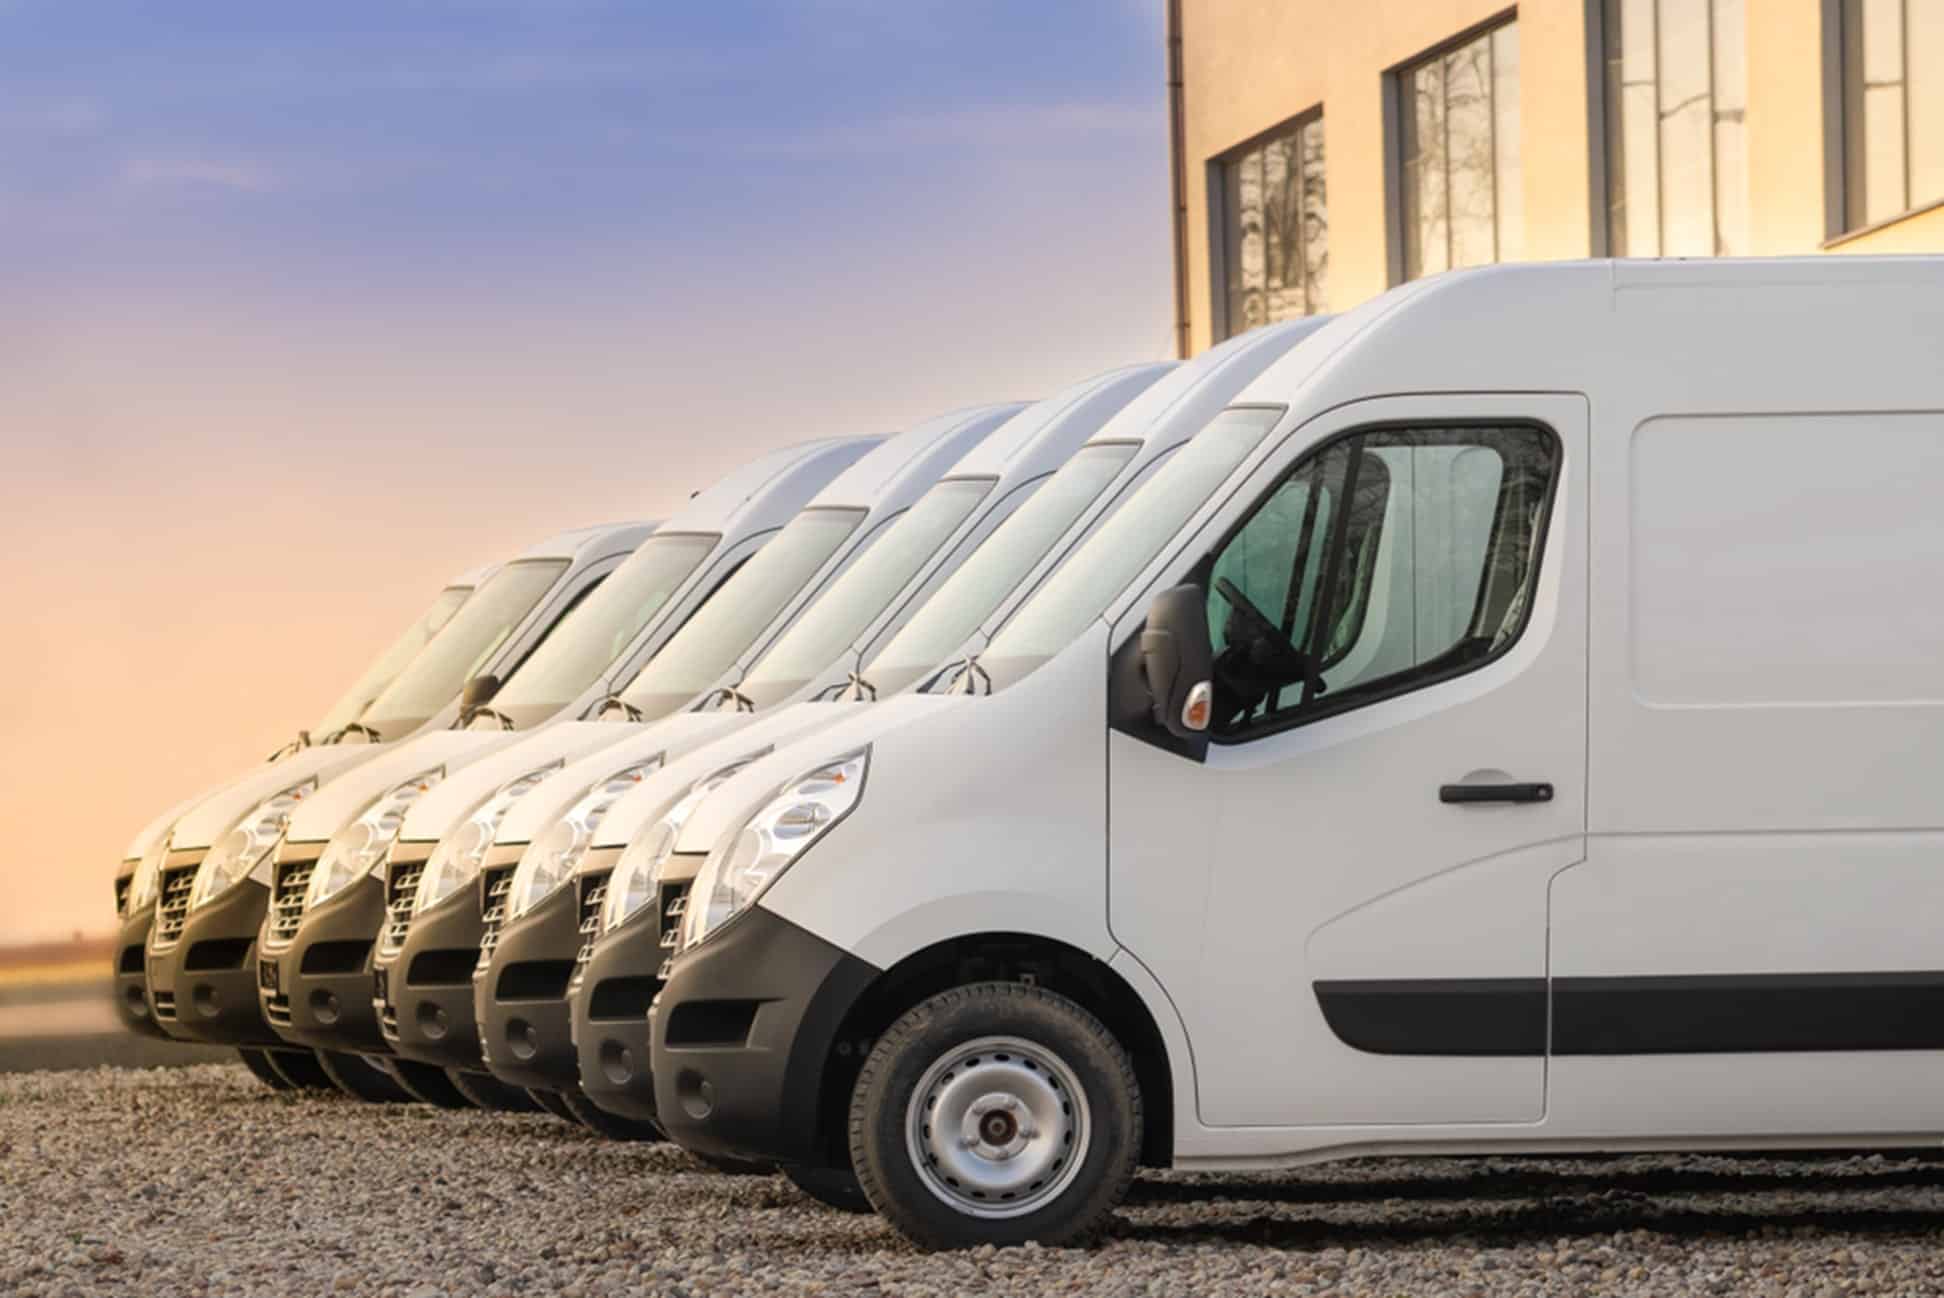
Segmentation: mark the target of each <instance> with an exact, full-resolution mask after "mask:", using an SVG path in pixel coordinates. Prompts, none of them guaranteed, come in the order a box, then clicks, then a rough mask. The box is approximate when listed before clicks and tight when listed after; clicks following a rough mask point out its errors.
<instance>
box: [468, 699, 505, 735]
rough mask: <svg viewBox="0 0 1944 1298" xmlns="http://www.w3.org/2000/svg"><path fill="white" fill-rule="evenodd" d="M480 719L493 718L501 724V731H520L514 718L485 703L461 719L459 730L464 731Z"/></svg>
mask: <svg viewBox="0 0 1944 1298" xmlns="http://www.w3.org/2000/svg"><path fill="white" fill-rule="evenodd" d="M480 717H491V718H492V719H493V720H495V721H497V722H499V723H500V729H501V730H518V729H519V727H518V726H517V725H515V724H514V723H513V718H512V717H509V716H507V715H506V714H505V713H504V712H501V711H500V710H499V709H498V708H493V707H488V706H486V705H485V704H484V703H481V704H480V705H479V706H477V707H475V708H473V709H471V710H470V711H468V712H467V713H466V714H465V715H464V716H462V717H460V718H459V726H458V728H459V729H461V730H463V729H465V728H466V727H467V726H469V725H471V724H472V723H473V722H474V721H476V720H478V719H479V718H480Z"/></svg>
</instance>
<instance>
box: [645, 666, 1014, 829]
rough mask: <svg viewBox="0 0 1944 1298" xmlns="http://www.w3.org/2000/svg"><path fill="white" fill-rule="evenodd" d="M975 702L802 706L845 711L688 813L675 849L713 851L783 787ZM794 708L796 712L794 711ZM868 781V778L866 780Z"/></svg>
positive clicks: (931, 699) (921, 697)
mask: <svg viewBox="0 0 1944 1298" xmlns="http://www.w3.org/2000/svg"><path fill="white" fill-rule="evenodd" d="M976 703H977V700H976V699H974V698H971V697H968V696H965V695H958V694H900V695H898V696H897V697H896V698H893V699H886V700H885V701H883V702H882V703H852V704H845V705H833V704H828V703H813V704H803V705H799V706H802V707H815V708H822V709H826V710H828V709H831V708H833V707H837V706H841V707H843V708H844V712H843V714H841V715H840V716H838V717H837V719H835V720H832V721H830V722H827V723H825V724H823V725H820V726H818V727H816V728H815V729H813V730H811V731H809V732H807V733H806V734H805V735H802V736H800V737H798V738H797V739H796V740H795V741H794V742H792V743H787V744H778V745H777V749H776V751H775V752H773V753H771V754H770V755H769V756H768V757H765V758H763V759H762V760H761V761H759V762H752V763H751V764H750V765H748V766H746V767H744V768H743V769H742V770H740V771H737V772H736V773H735V774H734V775H733V776H731V777H730V778H729V779H727V780H725V781H724V782H723V783H722V784H721V785H719V786H717V788H715V789H714V790H713V791H712V792H711V793H710V794H709V796H708V797H706V798H704V799H703V800H702V805H701V806H699V807H697V808H696V809H695V810H694V811H693V812H692V813H690V815H689V818H688V821H687V823H686V824H684V825H683V826H682V837H681V839H680V840H679V841H678V842H677V843H676V844H675V850H676V851H678V852H689V853H704V852H708V851H709V850H711V849H712V848H714V847H715V845H716V843H717V842H718V841H719V840H720V839H721V838H722V836H723V835H724V834H727V833H731V832H733V831H734V830H737V829H740V828H742V826H743V825H744V823H745V822H747V821H748V819H749V817H750V816H752V815H754V814H755V812H756V809H757V808H758V807H760V806H762V805H763V804H764V803H765V802H768V801H769V800H770V798H772V797H773V796H775V794H776V791H777V790H778V789H779V788H781V787H782V786H783V785H784V784H786V783H788V782H789V781H791V780H794V779H796V778H797V777H798V776H800V775H803V774H805V773H807V772H809V771H813V770H815V769H816V768H817V767H819V766H821V765H823V764H824V763H825V762H828V761H830V760H831V759H832V758H836V757H841V756H843V755H844V754H845V753H848V752H853V751H855V750H857V749H859V748H862V747H864V745H866V744H868V743H870V742H871V741H872V740H873V739H875V738H877V737H878V736H879V735H882V734H885V733H886V732H888V731H891V730H896V729H899V728H901V727H903V726H907V725H921V724H923V722H924V721H925V719H926V718H928V717H932V716H936V715H937V714H938V713H939V712H941V711H943V710H944V709H946V708H951V707H965V706H967V705H972V704H976ZM794 710H795V709H792V711H794ZM865 778H866V779H867V780H868V779H869V777H868V776H867V777H865Z"/></svg>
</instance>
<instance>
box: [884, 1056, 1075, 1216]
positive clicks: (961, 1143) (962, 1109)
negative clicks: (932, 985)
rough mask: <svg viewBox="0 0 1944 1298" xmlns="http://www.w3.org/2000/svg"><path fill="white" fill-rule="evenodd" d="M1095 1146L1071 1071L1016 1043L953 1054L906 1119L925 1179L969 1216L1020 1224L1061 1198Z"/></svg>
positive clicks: (920, 1091) (938, 1066)
mask: <svg viewBox="0 0 1944 1298" xmlns="http://www.w3.org/2000/svg"><path fill="white" fill-rule="evenodd" d="M1092 1138H1093V1123H1092V1121H1091V1120H1090V1118H1089V1114H1088V1111H1087V1093H1086V1091H1085V1090H1083V1089H1082V1088H1081V1086H1080V1081H1079V1079H1078V1078H1077V1077H1075V1076H1074V1074H1073V1070H1072V1068H1070V1067H1068V1066H1067V1063H1066V1061H1065V1060H1063V1059H1061V1058H1060V1057H1059V1056H1058V1055H1056V1054H1054V1053H1053V1052H1052V1051H1050V1050H1047V1049H1046V1048H1045V1047H1043V1046H1039V1045H1035V1044H1034V1043H1033V1042H1030V1041H1024V1040H1021V1039H1020V1038H1018V1037H981V1038H979V1039H978V1040H977V1041H968V1042H965V1043H964V1044H962V1045H957V1046H954V1047H952V1049H951V1050H949V1051H947V1052H946V1053H945V1054H943V1055H941V1056H940V1057H939V1058H938V1060H937V1061H936V1062H934V1063H933V1064H932V1066H931V1067H930V1068H928V1069H926V1070H925V1075H924V1076H923V1077H922V1078H920V1079H919V1082H918V1086H917V1089H916V1090H914V1091H913V1092H912V1093H911V1103H910V1105H909V1106H908V1107H907V1109H906V1113H905V1145H906V1148H907V1149H908V1151H909V1153H910V1155H911V1161H912V1165H913V1166H914V1167H916V1168H917V1169H918V1177H919V1179H920V1180H922V1181H923V1182H924V1183H925V1188H926V1189H928V1190H930V1191H931V1192H932V1193H933V1194H934V1195H936V1196H937V1197H938V1198H940V1199H942V1200H943V1201H944V1202H945V1203H947V1204H948V1205H950V1206H951V1207H952V1208H953V1209H955V1210H957V1211H959V1212H962V1213H965V1214H966V1215H967V1216H971V1217H985V1218H1004V1217H1021V1216H1024V1215H1026V1214H1027V1213H1029V1212H1032V1211H1034V1210H1035V1209H1038V1208H1041V1207H1043V1206H1045V1205H1046V1204H1047V1203H1049V1202H1051V1201H1052V1200H1053V1199H1056V1198H1058V1197H1059V1195H1060V1193H1061V1192H1062V1191H1064V1190H1065V1189H1066V1188H1067V1186H1069V1185H1071V1184H1072V1183H1073V1179H1074V1177H1076V1176H1078V1175H1079V1174H1080V1165H1081V1164H1082V1163H1083V1162H1085V1161H1086V1157H1087V1146H1088V1143H1089V1142H1090V1141H1091V1140H1092Z"/></svg>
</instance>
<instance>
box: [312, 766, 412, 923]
mask: <svg viewBox="0 0 1944 1298" xmlns="http://www.w3.org/2000/svg"><path fill="white" fill-rule="evenodd" d="M444 778H445V767H443V766H435V767H433V768H432V769H431V770H429V771H420V772H419V773H418V774H417V775H414V776H413V777H412V778H411V779H409V780H407V781H405V783H403V784H401V785H399V786H398V787H397V788H395V789H391V790H388V791H387V792H385V793H382V794H380V795H378V797H377V798H376V799H374V800H373V801H372V804H371V805H370V806H369V807H366V808H365V809H364V814H363V815H361V816H359V817H358V818H357V819H356V820H354V821H352V822H351V823H350V824H348V825H346V826H345V827H344V828H343V829H340V830H339V831H338V832H337V833H335V834H333V835H331V841H330V842H329V843H326V844H325V845H324V855H322V856H320V857H318V858H317V865H316V866H315V867H314V868H313V869H312V870H311V877H310V887H309V888H307V889H305V890H304V909H305V910H309V909H310V908H311V907H313V906H320V905H322V904H323V903H324V902H326V901H329V900H330V899H331V898H332V897H335V896H337V895H338V894H339V893H340V892H343V891H344V890H345V889H346V888H348V887H350V886H351V884H352V883H353V882H354V881H356V880H358V879H362V878H364V877H365V876H366V875H367V874H370V873H371V872H372V871H373V870H374V869H376V868H377V867H378V865H379V863H380V862H382V861H383V860H384V859H385V853H386V852H389V851H390V850H391V845H392V844H393V843H395V842H397V841H398V831H399V828H400V826H402V825H404V823H405V813H406V812H408V811H410V810H411V809H412V804H413V803H414V802H417V801H418V800H419V799H420V798H421V797H423V796H425V793H426V791H427V790H429V789H430V788H431V787H432V786H433V785H435V784H437V783H438V782H439V781H440V780H443V779H444Z"/></svg>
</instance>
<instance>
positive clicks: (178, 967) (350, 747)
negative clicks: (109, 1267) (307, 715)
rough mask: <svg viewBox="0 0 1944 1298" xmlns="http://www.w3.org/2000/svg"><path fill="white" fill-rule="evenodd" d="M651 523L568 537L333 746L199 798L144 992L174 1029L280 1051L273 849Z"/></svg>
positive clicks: (164, 869) (458, 617)
mask: <svg viewBox="0 0 1944 1298" xmlns="http://www.w3.org/2000/svg"><path fill="white" fill-rule="evenodd" d="M653 530H654V525H653V524H652V523H620V524H610V525H606V526H602V527H595V528H582V529H578V530H576V531H573V532H566V533H562V534H561V535H559V536H556V537H552V538H550V539H549V540H547V541H544V542H542V543H541V544H539V545H537V546H534V547H532V548H531V549H529V550H527V551H525V552H524V553H522V554H520V555H518V556H517V557H515V558H514V559H513V560H511V561H510V562H508V563H506V564H504V565H503V566H501V567H500V568H499V569H498V571H496V572H494V573H493V575H492V576H491V577H490V578H488V579H487V580H485V581H483V582H481V583H480V585H479V587H478V588H477V589H476V590H474V592H473V593H472V595H471V596H470V597H469V598H468V599H467V600H466V601H465V603H464V604H462V605H461V606H460V607H459V609H458V611H457V612H456V613H454V614H453V616H452V618H451V619H450V620H449V621H447V622H446V624H445V625H444V627H443V628H441V629H440V631H439V632H438V633H437V634H436V635H434V636H433V637H432V639H431V640H430V641H428V642H427V643H426V645H425V647H424V648H423V649H422V650H420V651H419V653H418V654H417V655H415V656H414V657H413V658H412V660H411V662H410V663H409V664H408V665H407V666H406V667H405V668H404V670H402V671H401V672H400V673H399V674H398V675H397V677H396V678H394V679H393V680H392V681H391V683H390V684H388V685H387V686H386V687H385V688H384V689H383V690H381V691H380V692H379V694H378V696H377V697H376V698H375V699H373V700H372V701H371V702H370V703H368V704H367V705H366V706H365V707H364V709H363V711H362V712H361V713H360V714H359V716H358V719H357V720H356V721H353V722H350V723H349V724H347V725H346V726H345V727H344V730H343V733H342V734H340V735H339V736H337V737H336V742H332V743H320V744H315V745H313V746H311V747H307V748H304V749H301V750H300V751H297V752H293V753H291V754H289V755H288V756H286V757H283V758H282V759H281V760H279V761H276V762H273V763H271V764H270V765H268V766H264V767H262V768H260V769H258V770H256V771H254V772H252V773H251V774H250V775H249V776H247V777H245V778H244V779H241V780H238V781H236V782H235V783H233V784H230V785H228V786H226V787H224V788H223V789H221V790H219V791H218V792H216V793H214V794H211V795H210V796H208V797H206V798H204V799H203V800H202V801H201V802H200V803H198V804H197V806H196V807H195V808H194V809H192V810H190V811H189V812H187V813H186V814H184V815H183V816H182V817H181V818H180V819H178V820H177V821H176V822H175V825H174V827H173V828H172V829H171V830H170V832H169V835H168V837H167V839H166V840H165V841H164V844H163V846H162V848H161V851H160V857H159V861H158V869H157V874H156V879H157V883H156V897H157V899H156V902H155V907H156V910H155V921H154V924H153V926H152V928H151V930H150V933H149V938H148V944H147V948H146V958H145V966H146V970H145V971H146V989H145V990H146V995H147V997H148V1007H149V1013H150V1015H151V1016H152V1019H153V1021H154V1022H156V1023H157V1024H158V1025H159V1026H160V1027H161V1028H162V1030H163V1031H164V1032H165V1033H167V1034H168V1035H169V1036H172V1037H178V1038H183V1039H186V1040H192V1041H201V1042H206V1043H209V1044H215V1045H238V1046H243V1045H247V1046H262V1047H275V1046H278V1045H281V1044H282V1043H281V1041H280V1040H279V1039H278V1038H277V1037H276V1036H275V1034H273V1033H271V1032H270V1031H269V1030H268V1029H267V1028H265V1027H264V1026H263V1023H262V1019H261V1016H260V1015H259V1014H258V1012H257V1008H256V977H257V971H256V967H255V964H254V962H253V955H254V947H255V940H256V931H257V927H258V925H259V924H260V923H261V921H262V916H263V906H264V902H265V900H266V898H267V896H268V885H269V874H270V869H271V864H272V858H273V856H274V853H275V850H276V847H277V844H278V843H279V842H280V841H281V839H282V837H283V832H284V828H285V826H286V825H287V824H288V822H289V820H290V818H291V816H292V815H293V814H294V813H295V812H296V811H297V809H298V808H299V807H300V806H301V805H302V804H303V803H304V802H305V800H306V799H308V798H310V797H311V796H312V795H314V794H315V793H316V792H317V791H318V789H319V788H320V787H324V786H326V784H327V782H329V781H331V780H333V779H334V778H341V777H342V776H343V775H344V774H346V773H347V772H349V771H352V770H354V769H356V768H358V767H360V766H361V765H363V764H366V763H369V762H373V761H382V760H383V758H384V755H385V754H388V753H390V752H392V751H395V750H396V748H397V747H398V746H399V744H400V742H401V741H404V740H406V739H408V738H409V737H410V736H412V735H415V734H417V733H419V732H420V731H424V730H427V729H429V728H433V727H437V726H439V725H441V724H444V723H446V722H449V721H450V720H451V719H452V718H453V717H455V716H456V715H457V714H458V711H459V695H460V692H461V688H462V687H463V686H464V684H465V683H466V682H467V681H468V680H469V679H474V678H477V677H480V676H482V675H487V676H490V675H492V674H493V673H496V672H506V671H510V670H511V669H512V668H513V667H514V666H515V665H517V664H518V663H519V662H521V661H522V660H523V659H524V658H525V657H526V655H527V654H528V653H530V652H532V650H533V649H534V647H535V646H536V645H538V644H539V643H540V642H541V641H542V640H544V639H545V637H546V635H547V633H548V632H549V631H550V630H552V628H553V627H554V625H555V624H556V623H557V622H558V621H559V620H560V619H561V618H562V617H563V616H565V615H566V613H567V611H568V610H569V609H571V608H572V607H574V605H575V604H577V603H578V602H579V601H580V600H581V599H582V598H584V597H585V596H586V595H587V594H588V593H589V592H590V591H592V590H593V589H594V588H595V587H596V586H597V585H598V584H599V583H600V582H601V581H602V579H603V578H605V577H606V576H607V575H608V574H609V573H611V572H613V571H614V569H615V568H617V567H618V566H619V565H620V563H621V561H622V560H623V559H625V558H626V557H627V556H628V555H629V554H630V553H631V552H632V551H633V550H634V548H635V547H636V546H638V545H639V544H640V543H641V542H642V540H643V539H645V538H646V537H647V536H648V534H649V533H650V532H652V531H653Z"/></svg>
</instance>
